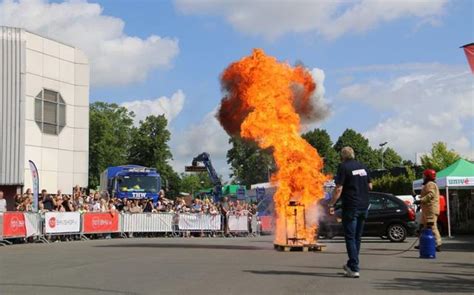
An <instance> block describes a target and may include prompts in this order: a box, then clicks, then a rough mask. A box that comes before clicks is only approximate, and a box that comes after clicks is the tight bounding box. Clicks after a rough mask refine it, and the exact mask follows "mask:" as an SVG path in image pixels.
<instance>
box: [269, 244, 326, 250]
mask: <svg viewBox="0 0 474 295" xmlns="http://www.w3.org/2000/svg"><path fill="white" fill-rule="evenodd" d="M273 247H274V248H275V249H276V250H277V251H282V252H293V251H295V252H297V251H299V252H309V251H311V252H321V251H324V250H326V245H324V244H306V245H278V244H274V245H273Z"/></svg>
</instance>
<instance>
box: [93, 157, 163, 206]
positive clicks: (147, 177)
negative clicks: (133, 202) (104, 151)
mask: <svg viewBox="0 0 474 295" xmlns="http://www.w3.org/2000/svg"><path fill="white" fill-rule="evenodd" d="M100 189H101V191H107V192H108V193H109V194H110V195H111V196H112V197H117V198H120V199H124V198H127V199H153V202H154V203H156V202H157V201H158V196H159V192H160V189H161V177H160V174H159V173H158V172H157V171H156V169H155V168H147V167H143V166H138V165H124V166H114V167H108V168H107V169H105V170H104V172H102V174H101V176H100Z"/></svg>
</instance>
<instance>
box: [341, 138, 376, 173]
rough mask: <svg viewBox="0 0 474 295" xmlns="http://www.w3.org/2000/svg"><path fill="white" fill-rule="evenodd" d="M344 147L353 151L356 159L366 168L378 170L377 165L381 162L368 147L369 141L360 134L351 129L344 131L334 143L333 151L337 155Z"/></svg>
mask: <svg viewBox="0 0 474 295" xmlns="http://www.w3.org/2000/svg"><path fill="white" fill-rule="evenodd" d="M345 146H350V147H352V148H353V149H354V152H355V156H356V159H357V160H358V161H360V162H362V163H363V164H365V165H366V166H367V168H369V169H377V168H379V166H380V165H379V163H380V161H381V158H380V155H378V154H377V152H376V151H375V150H374V149H372V148H371V147H370V145H369V140H368V139H367V138H365V137H364V136H363V135H362V134H360V133H358V132H356V131H354V130H352V129H346V130H345V131H344V133H342V135H341V136H340V137H339V138H338V140H337V141H336V144H335V145H334V149H335V150H336V152H338V153H339V152H340V151H341V149H342V148H343V147H345Z"/></svg>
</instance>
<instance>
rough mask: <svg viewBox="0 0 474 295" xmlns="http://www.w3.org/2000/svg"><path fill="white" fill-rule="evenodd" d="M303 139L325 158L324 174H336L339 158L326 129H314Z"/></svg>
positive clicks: (304, 135)
mask: <svg viewBox="0 0 474 295" xmlns="http://www.w3.org/2000/svg"><path fill="white" fill-rule="evenodd" d="M302 137H303V138H304V139H305V140H306V141H307V142H308V143H309V144H310V145H312V146H313V147H314V148H315V149H317V150H318V153H319V155H320V156H321V157H323V158H324V169H323V172H324V173H326V174H332V175H334V174H336V170H337V165H338V163H339V157H338V155H337V152H336V151H335V150H334V148H333V143H332V141H331V137H330V136H329V134H328V133H327V131H326V130H325V129H319V128H318V129H314V130H312V131H309V132H306V133H305V134H303V135H302Z"/></svg>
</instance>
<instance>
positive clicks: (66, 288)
mask: <svg viewBox="0 0 474 295" xmlns="http://www.w3.org/2000/svg"><path fill="white" fill-rule="evenodd" d="M0 286H2V287H15V288H18V287H34V288H48V289H64V291H63V292H71V291H73V290H76V291H91V294H96V293H97V292H103V293H111V294H123V295H137V293H132V292H124V291H119V290H109V289H101V288H90V287H80V286H64V285H49V284H28V283H0ZM37 291H38V290H37ZM38 292H39V291H38Z"/></svg>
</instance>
